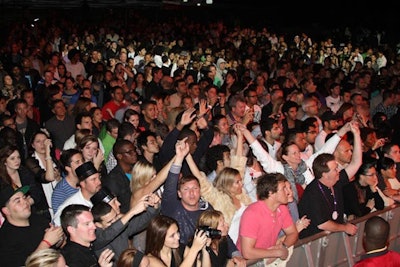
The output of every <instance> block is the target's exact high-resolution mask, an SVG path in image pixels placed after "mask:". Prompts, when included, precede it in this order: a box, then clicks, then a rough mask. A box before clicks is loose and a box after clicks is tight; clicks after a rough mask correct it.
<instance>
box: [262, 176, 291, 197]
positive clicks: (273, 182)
mask: <svg viewBox="0 0 400 267" xmlns="http://www.w3.org/2000/svg"><path fill="white" fill-rule="evenodd" d="M286 181H287V179H286V177H285V176H284V175H283V174H281V173H267V174H263V175H261V176H260V177H258V178H257V186H256V190H257V196H258V199H260V200H264V199H267V198H269V197H270V194H269V193H270V192H271V193H276V192H277V191H278V183H279V182H286Z"/></svg>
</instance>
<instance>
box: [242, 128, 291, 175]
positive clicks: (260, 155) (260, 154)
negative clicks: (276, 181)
mask: <svg viewBox="0 0 400 267" xmlns="http://www.w3.org/2000/svg"><path fill="white" fill-rule="evenodd" d="M238 126H239V129H240V131H241V132H242V133H243V136H244V138H245V139H246V140H247V142H248V143H249V145H250V148H251V149H252V151H253V154H254V156H255V157H256V158H257V160H258V161H259V162H260V164H261V166H262V167H263V169H264V171H265V172H268V173H273V172H279V173H284V169H283V165H282V163H281V162H280V161H277V160H275V159H273V158H272V157H271V156H270V155H269V153H268V152H267V151H265V149H264V148H263V147H262V146H261V144H260V143H259V142H258V140H257V139H256V138H254V136H253V135H252V134H251V132H250V131H249V130H248V129H247V128H246V126H244V125H240V124H239V125H238Z"/></svg>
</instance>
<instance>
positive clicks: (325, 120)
mask: <svg viewBox="0 0 400 267" xmlns="http://www.w3.org/2000/svg"><path fill="white" fill-rule="evenodd" d="M321 121H322V124H323V128H322V131H320V132H319V134H318V135H317V138H315V144H314V148H315V150H316V151H319V150H320V149H321V147H322V146H323V145H324V144H325V139H326V137H327V135H328V134H330V133H334V132H335V131H336V130H337V128H338V126H339V125H338V116H337V115H336V114H335V113H333V111H331V110H327V111H325V112H324V113H323V114H322V115H321Z"/></svg>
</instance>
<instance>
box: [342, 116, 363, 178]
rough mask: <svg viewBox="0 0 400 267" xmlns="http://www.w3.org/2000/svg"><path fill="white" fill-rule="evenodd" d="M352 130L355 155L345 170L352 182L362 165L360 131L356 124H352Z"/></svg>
mask: <svg viewBox="0 0 400 267" xmlns="http://www.w3.org/2000/svg"><path fill="white" fill-rule="evenodd" d="M350 130H351V132H352V133H353V136H354V144H353V155H352V157H351V161H350V163H349V165H347V167H346V168H345V171H346V173H347V176H348V177H349V179H350V180H352V179H353V177H354V175H355V174H356V173H357V171H358V169H359V168H360V166H361V164H362V141H361V137H360V129H359V127H358V124H357V123H356V122H351V123H350Z"/></svg>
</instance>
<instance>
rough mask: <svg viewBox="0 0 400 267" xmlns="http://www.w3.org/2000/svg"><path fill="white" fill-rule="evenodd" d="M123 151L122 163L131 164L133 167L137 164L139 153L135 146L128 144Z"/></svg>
mask: <svg viewBox="0 0 400 267" xmlns="http://www.w3.org/2000/svg"><path fill="white" fill-rule="evenodd" d="M121 151H122V153H121V161H122V162H124V163H126V164H130V165H132V166H133V165H134V164H135V163H136V162H137V153H136V149H135V147H134V146H133V144H128V145H125V146H123V147H122V149H121Z"/></svg>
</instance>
